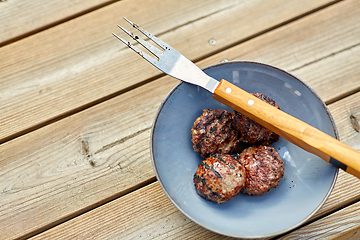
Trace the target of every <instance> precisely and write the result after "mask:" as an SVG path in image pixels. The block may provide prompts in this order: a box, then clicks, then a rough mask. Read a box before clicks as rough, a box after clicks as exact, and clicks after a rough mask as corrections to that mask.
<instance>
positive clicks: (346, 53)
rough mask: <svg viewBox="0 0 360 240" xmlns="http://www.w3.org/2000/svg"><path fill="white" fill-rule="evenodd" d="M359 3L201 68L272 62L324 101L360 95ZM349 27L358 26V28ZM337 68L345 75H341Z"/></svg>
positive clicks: (238, 48)
mask: <svg viewBox="0 0 360 240" xmlns="http://www.w3.org/2000/svg"><path fill="white" fill-rule="evenodd" d="M358 4H360V2H356V1H345V2H341V3H338V4H336V5H334V6H330V7H328V8H326V9H323V10H322V11H319V12H317V13H316V14H313V15H309V16H307V17H304V18H302V19H301V20H299V21H296V22H292V23H290V24H287V25H285V26H283V27H281V28H278V29H275V30H273V31H270V32H268V33H265V34H263V35H261V36H260V37H257V38H255V39H252V40H251V41H248V42H245V43H243V44H239V45H237V46H235V47H233V48H230V49H228V50H225V51H223V52H221V53H219V54H217V55H216V57H215V58H209V59H206V61H205V63H204V64H201V66H207V65H209V64H211V62H221V61H224V60H226V61H228V60H250V61H258V62H264V63H268V64H271V65H274V66H276V67H279V68H282V69H284V70H287V71H289V72H291V73H293V74H294V75H295V76H297V77H299V78H300V79H302V80H303V81H305V82H306V83H308V84H309V85H310V86H311V87H312V88H313V89H315V91H316V92H317V93H318V94H319V95H320V97H321V98H322V99H323V100H324V101H325V102H333V101H335V100H336V99H338V98H341V97H344V96H346V95H347V94H349V93H353V92H355V91H359V86H360V79H359V78H358V77H357V76H358V75H359V71H360V69H359V68H360V67H359V61H360V57H359V44H360V42H359V41H358V39H359V38H358V36H360V30H359V27H360V25H358V24H359V23H356V22H359V20H355V19H354V17H355V15H356V16H359V17H360V12H358V11H359V10H360V7H359V6H360V5H359V6H358ZM352 8H357V9H358V10H355V11H356V12H357V13H356V14H355V12H354V14H350V15H348V14H347V13H346V12H352V11H353V10H352ZM350 25H354V26H355V25H357V26H356V27H355V28H357V29H355V28H353V27H350ZM334 32H336V33H339V34H333V33H334ZM339 56H341V57H339ZM339 69H341V71H342V70H344V69H346V71H347V72H346V73H345V72H344V73H345V74H344V75H341V76H340V75H338V74H337V72H338V71H339ZM324 71H326V74H324ZM324 82H326V83H327V86H324V85H323V83H324ZM330 86H331V87H330Z"/></svg>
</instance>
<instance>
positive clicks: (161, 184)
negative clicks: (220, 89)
mask: <svg viewBox="0 0 360 240" xmlns="http://www.w3.org/2000/svg"><path fill="white" fill-rule="evenodd" d="M239 63H240V64H242V63H245V64H258V65H262V66H266V67H270V68H274V69H276V70H277V71H281V72H283V73H285V74H287V75H290V76H291V77H292V78H295V79H296V80H297V81H299V83H301V84H303V85H304V87H306V88H307V89H308V90H309V91H310V92H311V93H312V94H314V96H315V97H316V98H317V99H318V100H319V102H320V103H321V104H322V106H323V108H324V110H325V112H326V113H327V115H328V117H329V120H330V122H331V125H332V127H333V130H334V134H335V138H336V139H338V140H339V133H338V129H337V127H336V124H335V121H334V118H333V116H332V115H331V113H330V110H329V109H328V107H327V106H326V104H325V102H324V101H323V100H322V99H321V98H320V96H319V95H318V94H317V93H316V92H315V91H314V90H313V89H312V88H311V87H310V86H309V85H308V84H307V83H306V82H304V81H303V80H301V79H300V78H298V77H296V76H295V75H293V74H291V73H289V72H287V71H285V70H283V69H281V68H278V67H275V66H273V65H270V64H266V63H262V62H257V61H247V60H233V61H226V62H220V63H215V64H211V65H209V66H207V67H204V68H202V70H203V71H205V70H207V69H209V68H212V67H218V66H221V65H227V64H239ZM182 84H190V83H186V82H183V81H180V82H179V83H178V84H177V85H176V86H175V87H174V88H173V89H171V91H170V92H169V93H168V94H167V95H166V97H165V99H164V100H163V102H162V103H161V104H160V106H159V108H158V110H157V113H156V115H155V118H154V120H153V124H152V127H151V132H150V156H151V163H152V166H153V169H154V172H155V176H156V179H157V181H158V182H159V184H160V186H161V189H162V191H163V192H164V193H165V195H166V196H167V197H168V199H169V200H170V201H171V203H172V204H173V205H174V206H175V207H176V208H177V209H178V210H179V211H180V212H181V213H182V214H184V215H185V216H186V217H187V218H189V219H190V220H191V221H193V222H194V223H196V224H197V225H199V226H201V227H203V228H205V229H207V230H209V231H212V232H215V233H218V234H221V235H224V236H229V237H234V238H244V239H254V238H255V239H256V238H269V237H275V236H279V235H282V234H285V233H288V232H289V231H291V230H294V229H296V228H298V227H299V226H301V225H302V224H304V223H305V222H306V221H308V220H309V219H310V218H311V217H312V216H313V215H314V214H315V213H316V212H317V211H318V210H319V209H320V208H321V207H322V206H323V205H324V203H325V202H326V201H327V199H328V198H329V196H330V194H331V193H332V191H333V189H334V186H335V183H336V180H337V177H338V174H339V168H338V167H337V168H336V171H335V174H334V178H333V180H332V183H331V185H330V188H329V191H328V192H327V194H326V195H325V197H324V198H323V200H322V201H321V202H320V203H319V205H318V206H317V207H316V208H315V209H314V210H313V211H312V212H311V213H309V215H308V216H307V217H305V218H304V219H303V220H302V221H300V222H298V223H297V224H295V225H293V226H291V227H289V228H287V229H284V230H282V231H278V232H274V233H272V234H268V235H261V236H260V235H259V236H251V237H250V236H238V235H232V234H228V233H224V232H221V231H217V230H214V229H210V228H208V227H207V226H205V225H204V224H202V223H201V222H199V221H197V220H195V219H194V218H192V217H191V216H190V215H189V214H188V213H187V212H185V211H184V210H183V209H182V208H181V207H180V206H179V205H178V204H177V203H176V202H175V200H174V199H173V198H172V197H171V195H170V194H169V193H168V192H167V190H166V188H165V186H164V184H163V182H162V180H161V178H160V176H159V173H158V171H157V167H156V164H155V157H154V147H153V144H154V141H153V139H154V132H155V128H156V123H157V121H158V118H159V115H160V113H161V111H162V109H163V107H164V106H165V104H166V102H167V101H168V100H169V98H170V97H171V95H172V94H173V93H174V92H175V91H176V90H177V89H178V88H179V87H180V86H181V85H182Z"/></svg>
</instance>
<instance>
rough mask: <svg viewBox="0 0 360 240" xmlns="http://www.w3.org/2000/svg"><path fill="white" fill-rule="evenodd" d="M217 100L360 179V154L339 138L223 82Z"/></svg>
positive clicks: (217, 92)
mask: <svg viewBox="0 0 360 240" xmlns="http://www.w3.org/2000/svg"><path fill="white" fill-rule="evenodd" d="M228 90H229V91H228ZM214 98H215V99H216V100H218V101H219V102H221V103H223V104H225V105H227V106H228V107H230V108H232V109H234V110H236V111H238V112H240V113H241V114H243V115H245V116H247V117H249V118H251V119H252V120H254V121H256V122H257V123H259V124H261V125H262V126H264V127H266V128H267V129H270V130H271V131H273V132H275V133H277V134H278V135H280V136H282V137H283V138H285V139H286V140H288V141H290V142H292V143H294V144H295V145H297V146H299V147H301V148H302V149H305V150H306V151H308V152H310V153H313V154H315V155H317V156H318V157H320V158H322V159H323V160H325V161H326V162H330V158H331V157H332V158H334V159H336V160H338V161H339V162H341V163H342V164H344V165H345V166H346V172H348V173H350V174H352V175H354V176H356V177H358V178H360V152H359V151H357V150H355V149H353V148H351V147H349V146H348V145H346V144H344V143H342V142H340V141H339V140H337V139H336V138H333V137H331V136H329V135H328V134H326V133H323V132H322V131H320V130H318V129H316V128H315V127H313V126H311V125H309V124H307V123H305V122H303V121H301V120H299V119H297V118H295V117H293V116H291V115H289V114H287V113H285V112H283V111H280V110H279V109H277V108H274V107H273V106H271V105H269V104H268V103H266V102H264V101H262V100H260V99H258V98H256V97H254V96H253V95H252V94H250V93H248V92H246V91H244V90H242V89H241V88H238V87H237V86H235V85H234V84H232V83H230V82H228V81H226V80H224V79H223V80H221V81H220V83H219V85H218V87H217V88H216V89H215V91H214ZM250 101H251V103H249V102H250Z"/></svg>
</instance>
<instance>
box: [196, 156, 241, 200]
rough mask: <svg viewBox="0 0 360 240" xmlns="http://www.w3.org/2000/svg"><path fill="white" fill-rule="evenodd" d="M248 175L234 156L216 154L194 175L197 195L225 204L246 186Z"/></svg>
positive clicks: (204, 162)
mask: <svg viewBox="0 0 360 240" xmlns="http://www.w3.org/2000/svg"><path fill="white" fill-rule="evenodd" d="M245 182H246V173H245V168H244V167H243V165H242V164H241V163H240V162H239V161H237V159H236V158H235V157H234V156H231V155H228V154H214V155H212V156H210V157H208V158H207V159H205V160H203V161H202V162H201V163H200V164H199V166H198V168H197V170H196V173H195V174H194V185H195V188H196V191H197V193H198V194H199V195H200V196H202V197H204V198H206V199H208V200H211V201H213V202H217V203H224V202H226V201H229V200H230V199H231V198H232V197H234V196H236V195H237V194H238V193H239V192H240V191H241V189H242V188H243V187H244V186H245Z"/></svg>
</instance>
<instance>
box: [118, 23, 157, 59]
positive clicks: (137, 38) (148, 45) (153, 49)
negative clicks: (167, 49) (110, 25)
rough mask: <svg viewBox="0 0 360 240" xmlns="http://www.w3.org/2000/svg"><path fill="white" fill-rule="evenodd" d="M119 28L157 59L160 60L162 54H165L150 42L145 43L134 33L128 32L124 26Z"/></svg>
mask: <svg viewBox="0 0 360 240" xmlns="http://www.w3.org/2000/svg"><path fill="white" fill-rule="evenodd" d="M118 27H119V28H120V29H121V30H123V31H124V32H125V33H126V34H127V35H129V36H130V37H131V38H132V39H134V40H135V41H137V42H138V43H140V44H141V45H142V46H143V47H144V48H146V49H147V50H149V51H150V52H151V53H152V54H154V55H155V56H156V57H157V58H159V56H160V55H161V54H163V51H161V50H160V49H158V48H157V47H154V46H153V45H151V44H150V43H148V42H145V41H144V40H142V39H140V38H139V37H138V36H136V35H134V34H133V33H132V32H130V31H128V30H126V29H125V28H123V27H122V26H120V25H118Z"/></svg>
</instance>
